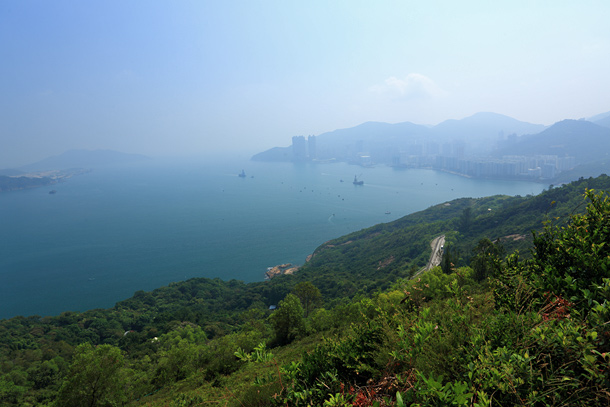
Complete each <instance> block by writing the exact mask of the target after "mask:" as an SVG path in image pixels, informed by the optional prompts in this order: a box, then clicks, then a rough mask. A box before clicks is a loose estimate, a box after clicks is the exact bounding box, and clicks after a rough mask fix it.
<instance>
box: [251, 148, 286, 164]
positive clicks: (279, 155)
mask: <svg viewBox="0 0 610 407" xmlns="http://www.w3.org/2000/svg"><path fill="white" fill-rule="evenodd" d="M291 159H292V147H273V148H270V149H269V150H265V151H263V152H261V153H258V154H255V155H253V156H252V161H290V160H291Z"/></svg>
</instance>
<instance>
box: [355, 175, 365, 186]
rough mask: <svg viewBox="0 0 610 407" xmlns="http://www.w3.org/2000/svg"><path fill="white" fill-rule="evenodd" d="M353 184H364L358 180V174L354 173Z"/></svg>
mask: <svg viewBox="0 0 610 407" xmlns="http://www.w3.org/2000/svg"><path fill="white" fill-rule="evenodd" d="M353 184H354V185H364V181H359V180H358V176H356V175H354V182H353Z"/></svg>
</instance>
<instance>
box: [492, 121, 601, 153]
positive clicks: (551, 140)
mask: <svg viewBox="0 0 610 407" xmlns="http://www.w3.org/2000/svg"><path fill="white" fill-rule="evenodd" d="M609 152H610V129H609V128H606V127H602V126H599V125H597V124H595V123H591V122H589V121H586V120H563V121H561V122H558V123H555V124H554V125H552V126H551V127H549V128H548V129H546V130H544V131H543V132H541V133H539V134H534V135H528V136H523V137H521V138H520V139H519V140H518V142H517V143H515V144H514V145H511V146H509V147H506V148H503V149H501V150H498V151H497V152H496V154H497V155H499V156H502V155H536V154H543V155H557V156H560V157H565V156H572V157H576V159H577V161H578V162H579V163H587V162H594V161H600V160H606V159H608V157H609V155H608V154H609Z"/></svg>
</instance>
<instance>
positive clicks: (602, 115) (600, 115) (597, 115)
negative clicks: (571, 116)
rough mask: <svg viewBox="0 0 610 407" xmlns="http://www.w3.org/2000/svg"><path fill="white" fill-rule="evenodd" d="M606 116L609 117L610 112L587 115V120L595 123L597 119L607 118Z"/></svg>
mask: <svg viewBox="0 0 610 407" xmlns="http://www.w3.org/2000/svg"><path fill="white" fill-rule="evenodd" d="M608 117H610V112H605V113H600V114H596V115H595V116H591V117H588V118H587V120H588V121H590V122H593V123H597V122H598V121H600V120H603V119H607V118H608ZM597 124H599V123H597Z"/></svg>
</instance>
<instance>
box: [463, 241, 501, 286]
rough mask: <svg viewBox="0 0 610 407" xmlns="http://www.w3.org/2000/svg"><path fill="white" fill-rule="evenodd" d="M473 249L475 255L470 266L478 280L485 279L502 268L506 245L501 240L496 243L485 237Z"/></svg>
mask: <svg viewBox="0 0 610 407" xmlns="http://www.w3.org/2000/svg"><path fill="white" fill-rule="evenodd" d="M472 251H473V253H474V257H473V258H472V259H471V260H470V267H471V268H472V270H473V271H474V278H475V279H476V280H477V281H483V280H484V279H486V278H487V277H489V276H491V275H493V274H495V273H496V272H498V271H499V270H500V269H501V267H502V257H503V256H504V247H503V246H502V243H500V241H499V240H498V241H496V242H495V243H494V242H492V241H491V240H489V239H488V238H483V239H481V240H479V243H478V244H477V245H476V247H475V248H474V249H473V250H472Z"/></svg>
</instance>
